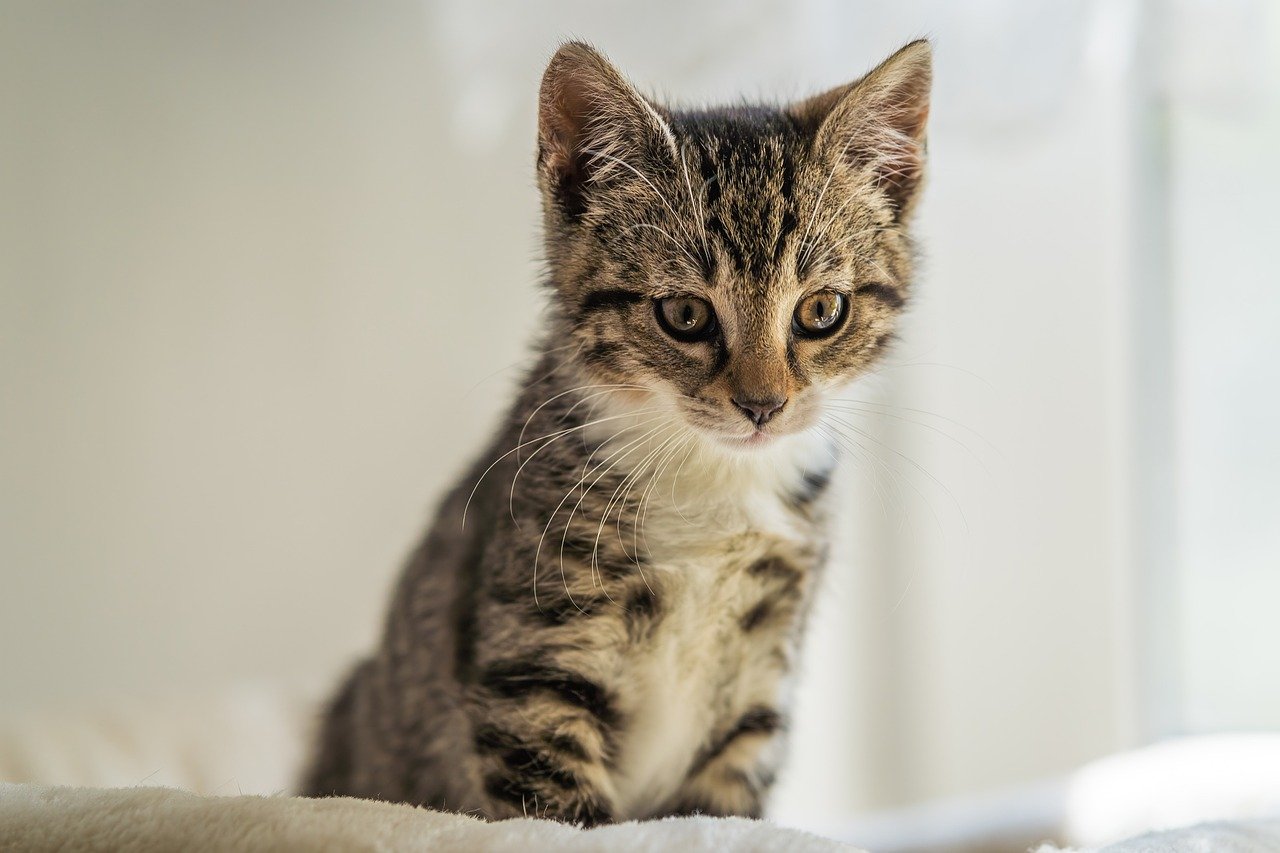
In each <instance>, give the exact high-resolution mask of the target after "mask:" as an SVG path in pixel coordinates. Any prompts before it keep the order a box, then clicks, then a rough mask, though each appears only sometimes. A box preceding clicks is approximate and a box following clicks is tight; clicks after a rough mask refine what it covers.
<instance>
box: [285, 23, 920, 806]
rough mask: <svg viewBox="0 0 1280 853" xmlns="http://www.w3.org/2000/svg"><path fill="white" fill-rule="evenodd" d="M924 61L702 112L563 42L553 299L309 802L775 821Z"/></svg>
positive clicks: (424, 551)
mask: <svg viewBox="0 0 1280 853" xmlns="http://www.w3.org/2000/svg"><path fill="white" fill-rule="evenodd" d="M930 68H931V61H930V49H929V46H928V44H927V43H926V42H922V41H918V42H914V43H912V44H909V45H907V46H906V47H904V48H902V49H901V50H900V51H898V52H897V53H896V54H894V55H893V56H892V57H890V58H889V59H888V60H886V61H885V62H884V63H883V64H881V65H880V66H879V67H878V68H876V69H875V70H874V71H872V72H871V73H870V74H868V75H866V76H865V77H863V78H862V79H861V80H859V81H857V82H854V83H851V84H848V85H845V86H842V87H839V88H837V89H833V90H831V91H829V92H827V93H825V94H822V95H818V96H816V97H813V98H810V99H808V100H805V101H801V102H799V103H796V104H792V105H790V106H785V107H772V106H736V107H730V108H725V109H708V110H695V111H683V110H673V109H668V108H666V107H663V106H661V105H659V104H657V103H655V102H654V101H652V100H650V99H648V98H646V97H644V96H642V95H641V94H640V93H639V92H637V91H636V89H634V88H633V87H632V86H631V85H630V84H629V83H628V82H627V81H626V80H625V79H624V78H623V77H622V76H621V75H620V74H619V73H618V71H617V70H615V69H614V68H613V66H611V65H610V64H609V62H608V61H607V60H606V59H605V58H604V57H603V56H601V55H600V54H599V53H597V52H596V51H595V50H593V49H592V48H590V47H588V46H586V45H583V44H578V43H570V44H566V45H565V46H563V47H562V48H561V49H560V50H559V52H557V53H556V55H555V57H554V58H553V59H552V60H551V63H550V65H549V67H548V68H547V70H546V73H545V75H544V77H543V80H542V87H541V95H540V102H539V106H540V115H539V119H538V131H539V135H538V161H537V165H538V178H539V185H540V188H541V193H542V200H543V226H544V229H545V243H546V253H547V259H548V262H549V269H550V276H549V281H548V285H549V290H550V295H551V312H550V316H549V319H548V321H547V328H546V332H545V335H544V337H543V343H542V347H541V354H540V356H539V358H538V359H537V362H536V365H535V366H534V367H533V368H532V369H531V370H530V372H529V374H528V379H527V381H526V382H525V383H524V386H523V390H522V391H521V393H520V394H519V397H518V399H517V400H516V402H515V404H514V405H513V406H512V408H511V410H510V413H509V414H508V416H507V419H506V421H505V425H504V426H503V427H502V429H501V430H500V432H499V434H498V436H497V438H496V439H495V440H494V441H493V442H492V444H490V445H489V448H488V449H487V450H486V451H485V452H484V454H483V455H482V456H481V458H480V460H479V461H478V462H477V463H476V464H475V466H474V467H473V468H472V469H471V470H470V471H469V472H468V473H467V475H466V476H465V477H463V478H462V480H461V481H459V483H458V484H457V486H456V487H455V488H454V489H453V490H452V491H451V492H450V493H449V494H448V495H447V497H446V498H445V500H444V503H443V506H442V507H441V509H440V510H439V513H438V515H437V517H436V520H435V523H434V525H433V526H432V528H431V530H430V533H429V534H428V535H427V537H426V539H425V541H424V542H423V543H422V545H421V546H420V547H419V548H418V549H417V551H416V552H415V553H414V554H413V556H412V557H411V559H410V561H409V564H408V566H407V568H406V569H405V572H404V575H403V577H402V578H401V580H400V583H399V587H398V589H397V590H396V593H395V597H394V599H393V601H392V605H391V610H390V615H389V618H388V622H387V627H386V633H385V635H384V638H383V641H382V644H381V646H380V648H379V649H378V650H377V652H376V653H375V654H374V655H373V656H372V657H370V658H368V659H367V660H365V661H364V662H363V663H361V664H360V665H359V667H358V668H357V669H356V670H355V671H354V673H353V674H352V675H351V676H350V678H349V679H348V680H347V682H346V683H345V685H344V686H343V687H342V689H341V690H340V691H339V693H338V695H337V698H336V699H335V700H334V701H333V704H332V706H331V707H330V708H329V711H328V714H327V717H326V719H325V721H324V724H323V727H322V732H321V736H320V739H319V744H318V747H317V752H316V754H315V756H314V760H313V763H312V766H311V767H310V769H309V772H308V776H307V779H306V782H305V790H306V793H309V794H312V795H334V794H337V795H351V796H358V797H372V798H378V799H386V800H398V801H406V802H411V803H419V804H424V805H428V806H432V807H435V808H441V809H450V810H456V811H465V812H473V813H478V814H481V815H484V816H487V817H490V818H504V817H511V816H519V815H526V814H527V815H539V816H545V817H551V818H556V819H561V820H570V821H578V822H582V823H586V824H596V823H600V822H605V821H615V820H626V819H632V818H645V817H653V816H659V815H672V814H689V813H695V812H700V813H705V814H712V815H750V816H758V815H760V814H761V812H762V810H763V808H764V804H765V798H766V796H767V795H768V793H769V789H770V787H771V785H772V784H773V781H774V776H775V773H776V771H777V769H778V766H779V763H780V761H781V759H782V755H783V749H784V735H785V730H786V727H787V706H788V699H789V694H790V681H791V673H792V672H793V670H794V664H795V656H796V653H797V646H798V643H799V639H800V635H801V630H802V628H803V624H804V621H805V614H806V612H807V611H808V609H809V605H810V603H811V601H812V599H813V597H814V595H815V594H816V584H817V581H818V579H819V578H818V576H819V574H820V569H821V566H822V563H823V560H824V556H825V551H826V542H827V533H826V526H827V524H828V520H827V516H828V512H827V510H826V508H825V502H826V501H825V498H826V486H827V484H828V481H829V479H830V477H831V474H832V469H833V466H834V464H835V454H836V446H835V445H834V444H833V443H832V441H831V440H830V439H831V436H832V434H831V433H830V432H827V431H825V430H824V428H823V427H822V426H821V423H820V421H821V418H822V415H823V406H824V402H825V401H827V400H829V398H830V396H831V395H832V394H833V393H834V391H835V390H836V389H838V388H840V387H842V386H843V385H845V384H846V383H848V382H849V381H850V380H852V379H854V378H855V377H857V376H858V375H860V374H861V373H863V372H864V371H866V370H867V368H868V366H869V365H871V364H872V363H873V362H874V361H875V360H876V358H877V357H878V356H879V355H881V353H882V352H883V351H884V349H885V347H886V344H887V343H888V342H889V341H890V339H891V337H892V333H893V328H894V325H895V322H896V320H897V318H898V315H899V313H900V312H901V309H902V307H903V303H904V300H905V298H906V295H907V289H908V285H909V283H910V280H911V275H912V272H911V266H912V251H911V241H910V238H909V235H908V227H907V223H908V218H909V214H910V212H911V209H912V206H913V203H914V201H915V199H916V197H917V194H918V190H919V187H920V183H921V179H922V175H923V167H924V130H925V119H926V116H927V114H928V98H929V86H930V78H931V70H930Z"/></svg>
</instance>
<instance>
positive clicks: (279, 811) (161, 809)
mask: <svg viewBox="0 0 1280 853" xmlns="http://www.w3.org/2000/svg"><path fill="white" fill-rule="evenodd" d="M0 846H4V847H5V848H6V849H11V850H30V851H35V850H67V849H74V850H134V851H167V850H196V849H200V850H300V851H301V850H307V851H310V850H334V851H338V850H342V851H353V850H359V851H366V850H367V851H379V853H384V851H385V853H392V851H401V850H403V851H416V850H442V851H449V850H457V851H486V850H489V851H499V850H510V851H516V850H565V851H574V853H588V851H592V853H594V851H600V853H604V851H615V850H618V851H634V853H646V851H653V853H661V852H662V851H667V850H706V851H720V850H741V851H757V850H758V851H766V850H768V851H782V853H808V852H809V851H813V853H820V852H821V853H826V851H839V850H845V851H852V850H854V848H853V847H851V846H849V845H845V844H840V843H838V842H835V841H829V840H826V839H823V838H818V837H817V836H814V835H808V834H806V833H802V832H797V831H796V830H790V829H781V828H779V827H775V826H772V825H771V824H768V823H761V822H760V821H752V820H745V819H743V818H710V817H689V818H668V819H666V820H662V821H650V822H647V823H625V824H615V825H613V826H606V827H601V828H599V829H591V830H583V829H579V828H577V827H573V826H568V825H566V824H561V823H555V822H553V821H545V820H533V819H516V820H507V821H501V822H499V823H486V822H484V821H482V820H479V819H477V818H473V817H468V816H465V815H456V814H446V813H442V812H432V811H428V810H426V809H418V808H413V807H412V806H405V805H392V804H390V803H377V802H372V801H370V800H352V799H347V798H335V799H327V800H307V799H302V798H287V797H200V796H197V795H195V794H190V793H187V792H185V791H175V790H171V789H165V788H131V789H124V790H102V789H92V788H38V787H25V786H16V785H5V784H0Z"/></svg>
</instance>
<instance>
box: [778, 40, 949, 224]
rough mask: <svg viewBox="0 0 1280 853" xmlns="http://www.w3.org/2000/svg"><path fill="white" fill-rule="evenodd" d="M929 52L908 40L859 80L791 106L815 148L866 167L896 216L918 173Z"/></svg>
mask: <svg viewBox="0 0 1280 853" xmlns="http://www.w3.org/2000/svg"><path fill="white" fill-rule="evenodd" d="M932 57H933V51H932V49H931V48H930V46H929V42H927V41H924V40H923V39H922V40H920V41H913V42H911V43H910V44H908V45H907V46H905V47H903V48H902V49H901V50H899V51H898V52H897V53H895V54H893V55H892V56H890V57H889V58H888V59H886V60H885V61H884V62H882V63H880V64H879V65H878V66H876V68H875V69H874V70H872V71H871V72H870V73H869V74H867V75H866V76H865V77H863V78H862V79H860V80H857V81H855V82H853V83H848V84H846V85H844V86H837V87H836V88H834V89H831V90H829V91H827V92H824V93H822V94H821V95H816V96H814V97H812V98H809V99H808V100H805V101H801V102H800V103H798V104H795V105H793V106H792V107H791V115H792V116H793V117H794V118H795V119H796V121H797V122H799V123H800V125H801V126H802V127H805V128H807V129H809V130H810V131H811V132H812V133H814V135H815V136H814V144H815V146H816V149H817V150H818V151H822V152H824V154H825V155H826V156H833V157H837V158H840V159H843V161H844V162H846V163H848V164H849V165H851V166H852V167H854V168H855V169H867V170H870V172H871V173H872V175H873V176H874V178H875V180H876V183H877V185H878V186H879V187H880V189H881V190H882V191H883V192H884V193H885V195H886V196H887V197H888V199H889V201H890V203H891V204H892V205H893V208H894V211H895V215H896V217H897V218H898V219H899V220H902V219H905V218H906V217H907V215H908V214H909V213H910V211H911V206H912V204H913V202H914V201H915V198H916V195H917V190H918V189H919V187H920V184H921V182H922V180H923V178H924V164H925V124H926V122H927V120H928V118H929V89H930V86H931V85H932V82H933V58H932Z"/></svg>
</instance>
